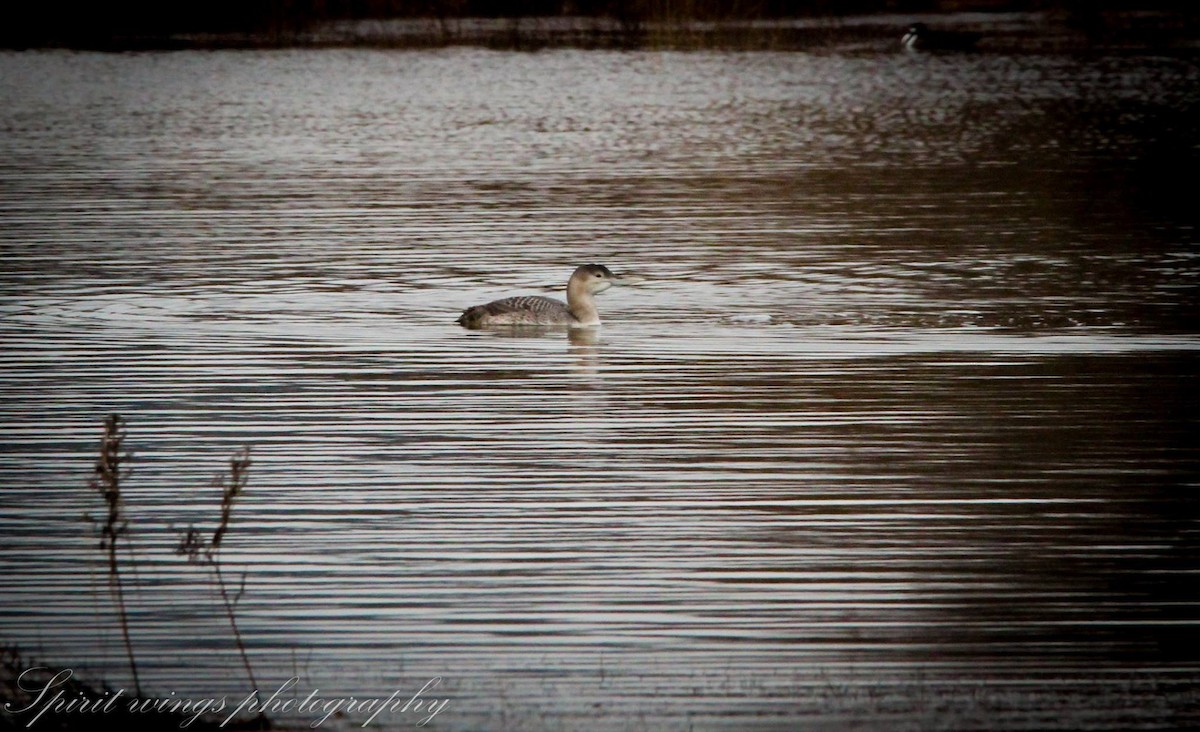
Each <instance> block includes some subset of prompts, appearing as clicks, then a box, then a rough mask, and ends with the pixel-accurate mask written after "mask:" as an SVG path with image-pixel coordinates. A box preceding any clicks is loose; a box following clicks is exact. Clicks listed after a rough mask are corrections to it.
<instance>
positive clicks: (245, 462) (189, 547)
mask: <svg viewBox="0 0 1200 732" xmlns="http://www.w3.org/2000/svg"><path fill="white" fill-rule="evenodd" d="M249 471H250V449H249V448H243V449H242V450H241V451H240V452H238V453H237V454H235V455H234V456H233V457H232V458H231V459H230V461H229V475H228V478H226V476H225V475H219V476H217V479H216V481H215V483H216V485H217V486H218V487H220V488H221V519H220V522H219V523H218V524H217V528H216V530H215V531H214V532H213V534H212V536H211V537H210V538H209V539H208V540H207V541H205V540H204V538H203V536H202V535H201V534H200V532H198V531H196V529H194V528H189V529H188V530H187V533H186V534H184V535H183V537H181V539H180V542H179V547H178V548H177V549H176V550H175V551H176V553H177V554H181V555H184V556H186V557H187V558H188V561H189V562H191V563H194V564H203V565H204V566H206V567H208V569H209V570H211V571H212V573H213V576H214V577H215V578H216V581H217V590H218V592H219V593H220V595H221V601H222V603H223V604H224V606H225V615H226V617H228V618H229V627H230V628H232V629H233V640H234V643H235V644H236V645H237V649H238V652H239V653H240V654H241V656H242V665H243V666H245V668H246V676H247V678H249V679H250V684H251V687H252V688H255V689H257V688H258V682H257V681H256V680H255V678H254V668H253V667H252V666H251V664H250V656H249V654H247V653H246V644H245V643H244V642H243V641H242V634H241V631H240V630H239V629H238V625H237V616H236V613H235V609H236V607H237V603H238V601H239V600H241V598H242V594H243V593H244V592H245V590H246V576H245V575H242V580H241V583H240V585H239V587H238V589H237V591H236V592H234V593H231V592H230V589H229V586H228V584H227V583H226V581H225V575H224V574H223V573H222V572H221V541H222V540H223V539H224V538H225V534H226V533H228V531H229V525H230V522H231V521H232V518H233V504H234V501H235V500H236V499H237V497H238V496H239V495H241V493H242V491H243V490H245V488H246V482H247V480H248V474H249Z"/></svg>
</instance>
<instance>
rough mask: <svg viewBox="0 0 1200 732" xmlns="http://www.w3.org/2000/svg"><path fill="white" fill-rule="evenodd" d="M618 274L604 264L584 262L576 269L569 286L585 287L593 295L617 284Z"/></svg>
mask: <svg viewBox="0 0 1200 732" xmlns="http://www.w3.org/2000/svg"><path fill="white" fill-rule="evenodd" d="M616 280H617V278H616V275H614V274H613V273H612V272H610V271H609V269H608V267H605V266H604V265H603V264H583V265H580V266H579V267H577V268H576V269H575V272H574V273H573V274H572V275H571V281H570V283H569V285H568V286H579V287H583V288H584V290H585V291H586V292H588V293H591V294H593V295H595V294H597V293H600V292H604V291H605V290H607V289H608V288H610V287H612V286H613V285H614V284H616Z"/></svg>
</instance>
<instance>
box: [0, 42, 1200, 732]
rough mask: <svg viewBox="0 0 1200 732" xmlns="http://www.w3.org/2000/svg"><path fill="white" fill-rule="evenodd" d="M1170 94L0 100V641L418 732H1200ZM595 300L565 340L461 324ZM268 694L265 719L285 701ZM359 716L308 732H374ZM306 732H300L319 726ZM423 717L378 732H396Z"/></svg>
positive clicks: (101, 87) (1117, 70)
mask: <svg viewBox="0 0 1200 732" xmlns="http://www.w3.org/2000/svg"><path fill="white" fill-rule="evenodd" d="M1198 89H1200V69H1198V67H1197V65H1196V64H1195V63H1194V61H1190V60H1185V59H1177V58H1170V57H1153V56H1137V57H1134V56H1125V57H1110V56H1092V57H1069V56H1053V55H1051V56H1047V55H1020V56H1004V55H993V54H980V55H972V56H912V55H904V54H892V53H886V54H878V53H853V52H847V53H823V54H803V53H792V54H782V53H781V54H775V53H750V54H735V53H703V52H697V53H649V52H647V53H606V52H575V51H554V52H543V53H537V54H513V53H490V52H484V51H477V50H461V49H460V50H446V51H431V52H372V51H303V52H284V51H280V52H213V53H175V54H130V55H95V54H84V53H14V54H7V55H0V251H2V256H3V272H2V274H0V288H2V294H0V335H2V337H3V343H4V346H3V353H2V355H0V369H2V381H0V393H2V396H3V400H2V402H0V410H2V412H0V413H2V415H3V422H2V425H3V426H2V429H3V440H2V443H0V444H2V445H3V447H2V448H0V471H2V472H0V477H2V482H3V492H2V493H0V497H2V501H3V503H2V504H0V511H2V513H0V537H2V538H0V577H3V579H2V580H0V582H2V584H0V587H2V589H3V597H4V602H3V605H2V606H0V639H2V640H3V641H5V642H10V643H15V644H17V645H18V646H20V647H21V648H22V650H24V651H26V652H28V653H30V654H31V655H34V656H36V657H37V658H39V659H41V660H44V661H47V662H51V663H57V664H65V665H70V666H72V667H73V668H75V669H77V670H78V671H79V673H81V674H86V675H88V676H90V677H91V678H102V679H106V680H108V681H109V682H110V683H112V684H113V685H115V686H120V685H128V684H129V683H130V681H129V674H128V664H127V661H126V659H125V656H124V649H123V646H122V642H121V636H120V633H119V630H118V628H117V625H116V622H115V615H114V613H113V611H112V602H111V598H110V596H109V591H108V581H107V576H106V574H105V567H104V564H103V555H102V554H101V553H100V552H99V551H97V550H96V538H95V536H94V534H93V533H92V528H91V527H90V526H89V524H88V523H86V522H85V521H84V520H83V518H82V517H83V515H84V514H85V513H92V514H98V513H100V499H99V497H98V496H96V495H95V494H93V493H90V492H88V490H87V489H86V482H87V480H88V478H89V477H90V472H91V464H92V461H93V460H94V455H95V450H96V446H97V443H98V440H99V436H100V429H101V422H102V420H103V418H104V416H105V415H107V414H109V413H112V412H117V413H120V414H122V415H124V416H125V417H126V419H127V420H128V434H127V446H128V447H129V448H130V449H131V450H132V451H133V453H134V456H133V461H132V465H133V466H134V469H133V472H132V474H131V475H130V476H128V477H127V479H126V480H125V483H124V498H125V504H126V510H127V512H128V516H129V520H130V526H129V539H130V546H131V550H130V551H125V552H124V553H123V561H124V562H125V567H126V581H127V582H128V583H129V585H130V592H129V603H130V608H131V628H132V634H133V644H134V648H135V651H136V652H137V654H138V659H139V670H140V671H141V676H142V682H143V685H145V686H147V687H149V688H150V689H151V690H152V691H153V692H155V693H157V694H159V695H162V696H165V695H167V694H169V693H172V692H173V693H175V694H176V695H178V696H180V697H196V698H199V697H202V696H206V695H214V694H216V695H227V696H228V697H229V698H230V699H240V698H241V697H242V696H244V695H245V694H246V693H247V692H248V691H249V689H250V685H249V682H248V681H247V680H246V679H245V676H244V674H243V672H242V669H241V665H240V662H239V659H238V656H237V652H236V650H235V649H234V646H233V642H232V639H231V636H230V632H229V627H228V623H227V620H226V619H225V617H224V616H223V614H222V613H221V610H220V600H219V598H218V596H217V595H216V594H215V591H214V590H213V588H212V585H211V582H210V581H209V577H208V575H206V574H205V573H204V572H203V571H202V570H201V569H199V568H197V567H194V566H189V565H187V564H186V563H184V562H183V561H182V559H181V558H180V557H178V556H176V555H175V554H174V553H173V549H174V547H175V544H176V542H177V541H178V537H179V535H180V534H181V533H182V532H183V531H184V530H185V529H186V528H187V526H188V525H196V526H197V527H198V528H203V529H206V530H211V528H212V527H213V526H214V525H215V523H216V519H217V514H218V510H219V509H218V503H219V490H218V489H216V488H214V487H213V484H212V480H213V476H214V474H216V473H218V472H220V471H221V470H222V469H223V468H224V467H225V466H226V465H227V461H228V459H229V457H230V456H231V455H232V454H234V452H235V451H236V450H237V449H239V448H240V447H242V446H244V445H249V446H250V447H251V454H252V457H253V461H254V462H253V467H252V469H251V476H250V484H249V488H248V490H247V494H246V495H245V496H244V497H243V498H242V499H241V501H240V502H239V503H238V505H237V506H236V509H235V513H234V525H233V528H232V529H231V532H230V534H229V536H228V538H227V539H226V548H225V550H224V552H223V559H224V562H225V565H226V569H227V572H228V573H229V574H230V575H232V576H234V577H240V576H241V575H242V573H244V574H245V589H244V595H243V597H242V599H241V601H240V605H239V610H238V618H239V621H240V627H241V629H242V632H243V633H244V634H245V636H246V641H247V645H248V646H249V653H250V656H251V659H252V661H253V662H254V664H255V672H256V675H257V676H258V681H259V685H260V686H261V687H263V688H264V689H266V690H268V691H269V690H271V689H274V688H275V687H276V686H277V685H278V684H280V683H282V681H283V680H285V679H287V678H288V677H290V676H292V675H293V674H295V675H296V676H298V677H300V682H299V685H298V687H297V690H299V695H300V696H301V697H302V696H304V694H306V693H307V692H308V691H311V690H312V689H316V688H319V689H320V690H321V693H322V694H323V695H328V696H330V697H336V696H342V697H346V696H351V695H353V696H356V697H360V698H361V697H375V696H378V697H383V698H386V697H388V696H389V695H390V694H392V692H393V691H396V690H404V691H408V692H409V693H411V692H414V691H416V690H417V689H419V688H421V686H422V684H424V683H425V682H426V681H428V680H430V679H431V678H433V677H442V678H443V679H444V681H443V683H442V685H441V686H440V687H439V689H438V691H439V692H440V693H441V694H442V696H448V697H449V698H450V702H449V704H448V705H447V706H446V708H445V709H444V710H443V711H442V712H440V713H439V714H438V715H437V716H436V718H435V720H434V721H433V722H432V723H431V725H432V727H433V728H440V729H455V730H458V729H608V728H611V729H653V730H667V729H684V730H686V729H738V730H742V729H754V728H759V729H793V728H797V727H801V728H805V729H843V728H845V727H847V726H853V725H858V726H860V727H865V728H872V729H875V728H877V729H889V730H890V729H906V728H917V729H928V728H930V727H950V728H961V727H974V728H980V727H983V728H1006V729H1041V728H1048V727H1061V728H1079V727H1093V728H1114V729H1120V728H1126V727H1129V726H1132V725H1139V724H1142V725H1150V726H1158V727H1164V726H1179V727H1183V726H1189V725H1195V724H1197V723H1200V713H1198V712H1197V708H1198V702H1200V699H1198V695H1197V688H1198V687H1197V683H1196V682H1197V679H1198V678H1200V654H1197V653H1196V651H1195V650H1194V648H1195V646H1194V642H1193V640H1192V639H1194V637H1195V636H1196V632H1197V625H1200V607H1198V597H1197V595H1198V593H1197V590H1196V588H1197V583H1196V571H1197V567H1198V566H1200V563H1198V561H1197V559H1198V557H1197V545H1198V536H1197V530H1198V525H1200V524H1198V519H1200V499H1198V498H1197V483H1198V476H1200V469H1198V468H1200V465H1198V450H1197V444H1196V439H1195V434H1196V432H1197V431H1196V428H1197V424H1196V422H1197V415H1198V414H1200V411H1198V409H1197V407H1198V406H1200V405H1198V404H1197V398H1196V396H1195V390H1194V383H1195V375H1196V370H1197V362H1198V359H1200V337H1198V335H1197V325H1198V324H1197V313H1198V312H1200V311H1198V309H1197V275H1198V272H1200V263H1198V262H1197V256H1198V255H1200V250H1198V248H1197V233H1196V224H1197V212H1198V211H1200V209H1198V208H1197V206H1196V204H1195V186H1194V185H1193V184H1192V183H1191V182H1190V181H1191V180H1192V177H1193V175H1192V174H1193V172H1194V170H1195V168H1196V164H1197V162H1198V161H1197V157H1198V156H1197V149H1198V147H1197V145H1198V143H1200V133H1198V130H1197V120H1198V119H1200V114H1197V112H1198V111H1200V110H1198V109H1197V106H1198V102H1200V93H1198V91H1197V90H1198ZM587 261H596V262H602V263H604V264H607V265H608V266H609V267H610V268H612V269H613V270H614V271H615V272H617V273H618V275H621V276H623V279H624V283H623V285H622V286H620V287H617V288H613V289H612V290H610V291H609V292H607V293H605V294H604V295H602V296H601V298H600V300H599V305H600V309H601V313H602V316H603V318H604V319H605V326H604V327H603V329H602V330H601V331H600V332H599V333H598V334H596V335H594V336H591V337H588V336H582V335H573V336H571V337H568V336H567V335H566V334H563V333H553V332H552V333H535V334H529V335H526V336H524V337H514V336H513V335H512V334H504V333H472V332H466V331H463V330H461V329H460V328H458V327H457V326H455V325H454V324H453V320H454V318H455V317H456V316H457V314H458V312H459V311H460V310H461V309H462V308H464V307H466V306H468V305H471V304H476V303H479V302H482V301H484V300H487V299H491V298H493V297H499V296H503V295H506V294H516V293H522V292H524V293H551V292H553V291H555V290H560V289H561V287H562V283H563V281H564V280H565V278H566V275H567V274H568V273H569V272H570V270H571V268H572V267H573V266H574V265H575V264H577V263H580V262H587ZM289 693H295V692H289ZM367 716H369V715H366V714H354V713H350V714H346V715H344V716H343V717H341V718H340V719H336V720H335V719H331V720H330V721H329V722H327V723H326V725H324V726H335V725H336V724H341V725H343V726H347V727H357V726H358V725H359V724H361V723H362V722H363V721H365V719H366V717H367ZM300 718H302V719H304V720H305V722H308V721H310V718H311V715H300ZM416 721H417V717H415V716H414V715H411V714H409V715H407V716H405V715H386V714H385V715H383V716H381V717H379V718H377V719H376V720H375V722H374V725H375V727H376V728H406V727H408V726H411V725H412V724H414V723H415V722H416Z"/></svg>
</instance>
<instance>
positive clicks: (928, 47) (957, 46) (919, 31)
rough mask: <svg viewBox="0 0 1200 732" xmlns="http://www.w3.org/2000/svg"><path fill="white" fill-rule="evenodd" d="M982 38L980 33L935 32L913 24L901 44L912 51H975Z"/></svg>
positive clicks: (919, 24)
mask: <svg viewBox="0 0 1200 732" xmlns="http://www.w3.org/2000/svg"><path fill="white" fill-rule="evenodd" d="M982 37H983V36H982V35H981V34H979V33H970V32H967V31H942V30H933V29H931V28H930V27H929V26H927V25H925V24H924V23H913V24H912V25H910V26H909V27H908V32H907V33H905V34H904V37H903V38H902V39H900V44H901V45H903V46H904V47H905V48H907V49H908V50H910V51H974V50H975V47H976V45H977V44H978V43H979V40H980V39H981V38H982Z"/></svg>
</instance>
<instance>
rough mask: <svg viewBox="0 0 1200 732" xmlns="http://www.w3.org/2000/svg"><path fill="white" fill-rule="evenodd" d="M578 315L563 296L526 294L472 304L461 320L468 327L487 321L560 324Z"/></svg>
mask: <svg viewBox="0 0 1200 732" xmlns="http://www.w3.org/2000/svg"><path fill="white" fill-rule="evenodd" d="M574 319H575V317H574V316H573V315H571V312H570V311H569V310H567V306H566V304H564V303H563V302H562V301H561V300H555V299H554V298H552V297H542V296H540V295H523V296H520V297H506V298H504V299H503V300H493V301H492V302H489V303H487V304H486V305H476V306H475V307H472V308H468V309H467V310H466V312H464V313H463V314H462V317H460V318H459V319H458V322H459V323H460V324H462V325H465V326H467V327H468V328H478V327H480V326H484V325H558V324H562V323H570V322H572V321H573V320H574Z"/></svg>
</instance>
